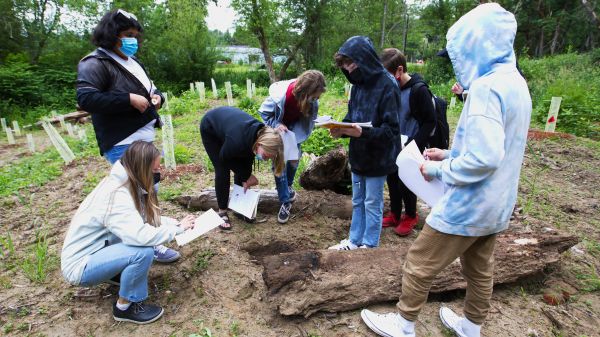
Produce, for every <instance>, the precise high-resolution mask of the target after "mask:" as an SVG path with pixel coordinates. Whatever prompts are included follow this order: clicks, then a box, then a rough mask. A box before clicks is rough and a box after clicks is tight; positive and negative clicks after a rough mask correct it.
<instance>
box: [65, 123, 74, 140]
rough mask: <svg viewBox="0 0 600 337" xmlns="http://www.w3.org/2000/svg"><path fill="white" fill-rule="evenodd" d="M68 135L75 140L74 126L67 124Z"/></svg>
mask: <svg viewBox="0 0 600 337" xmlns="http://www.w3.org/2000/svg"><path fill="white" fill-rule="evenodd" d="M67 133H68V134H69V137H73V138H75V131H74V130H73V124H71V123H67Z"/></svg>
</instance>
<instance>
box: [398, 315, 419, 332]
mask: <svg viewBox="0 0 600 337" xmlns="http://www.w3.org/2000/svg"><path fill="white" fill-rule="evenodd" d="M398 320H399V321H400V326H401V327H402V332H407V333H414V332H415V322H413V321H409V320H407V319H406V318H404V317H402V315H398Z"/></svg>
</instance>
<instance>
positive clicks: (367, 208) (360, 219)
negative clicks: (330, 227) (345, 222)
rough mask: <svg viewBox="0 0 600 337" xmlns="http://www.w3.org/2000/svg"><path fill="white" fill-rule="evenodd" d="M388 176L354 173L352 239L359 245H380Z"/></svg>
mask: <svg viewBox="0 0 600 337" xmlns="http://www.w3.org/2000/svg"><path fill="white" fill-rule="evenodd" d="M386 177H387V176H381V177H365V176H361V175H358V174H355V173H352V223H351V225H350V241H351V242H352V243H353V244H355V245H357V246H361V245H366V246H367V247H371V248H372V247H377V246H379V235H380V234H381V219H382V217H383V186H384V184H385V179H386Z"/></svg>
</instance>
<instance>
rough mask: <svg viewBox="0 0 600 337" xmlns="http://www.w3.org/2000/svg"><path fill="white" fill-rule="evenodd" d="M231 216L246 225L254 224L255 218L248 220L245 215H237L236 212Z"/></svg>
mask: <svg viewBox="0 0 600 337" xmlns="http://www.w3.org/2000/svg"><path fill="white" fill-rule="evenodd" d="M233 215H235V217H236V218H238V219H242V220H244V221H246V222H247V223H254V222H256V218H249V217H247V216H245V215H242V214H240V213H237V212H233Z"/></svg>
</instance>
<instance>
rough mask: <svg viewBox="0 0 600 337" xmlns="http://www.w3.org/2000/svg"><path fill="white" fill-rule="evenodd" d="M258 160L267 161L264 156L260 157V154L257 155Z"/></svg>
mask: <svg viewBox="0 0 600 337" xmlns="http://www.w3.org/2000/svg"><path fill="white" fill-rule="evenodd" d="M256 160H265V158H263V156H262V155H260V154H259V153H257V154H256Z"/></svg>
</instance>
